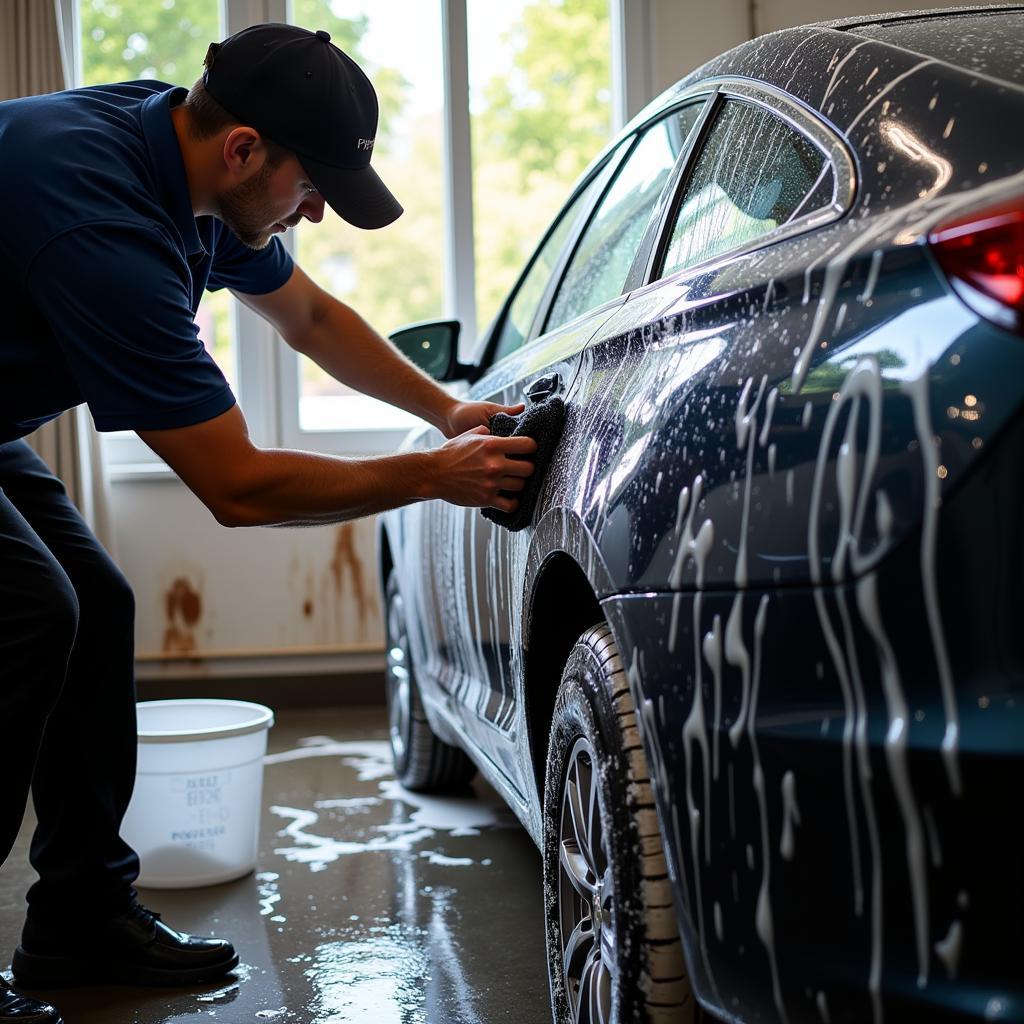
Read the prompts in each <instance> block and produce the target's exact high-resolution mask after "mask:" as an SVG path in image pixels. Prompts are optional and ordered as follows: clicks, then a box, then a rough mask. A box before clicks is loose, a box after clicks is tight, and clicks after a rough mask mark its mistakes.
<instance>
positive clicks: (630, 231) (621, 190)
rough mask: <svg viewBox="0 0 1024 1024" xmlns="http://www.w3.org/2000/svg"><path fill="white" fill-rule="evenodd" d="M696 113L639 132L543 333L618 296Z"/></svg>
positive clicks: (693, 109) (691, 109)
mask: <svg viewBox="0 0 1024 1024" xmlns="http://www.w3.org/2000/svg"><path fill="white" fill-rule="evenodd" d="M700 109H701V104H699V103H698V104H691V105H690V106H688V107H684V108H683V109H682V110H677V111H674V112H673V113H671V114H669V116H668V117H665V118H662V120H660V121H659V122H657V124H655V125H652V126H651V127H650V128H648V129H647V131H646V132H644V134H643V137H642V138H641V139H640V141H639V142H638V143H637V145H636V147H635V148H634V150H633V152H632V153H630V155H629V156H628V157H627V158H626V161H625V163H624V164H623V166H622V168H621V169H620V170H619V173H618V174H617V175H616V177H615V181H613V182H612V185H611V187H610V188H609V189H608V192H607V194H606V195H605V196H604V198H603V199H602V200H601V204H600V206H599V207H598V208H597V211H596V212H595V214H594V216H593V218H592V219H591V221H590V223H589V224H588V225H587V229H586V231H585V232H584V233H583V237H582V238H581V239H580V243H579V245H578V246H577V248H576V252H575V253H574V254H573V257H572V261H571V262H570V264H569V267H568V269H567V270H566V272H565V276H564V277H563V278H562V283H561V285H560V286H559V289H558V294H557V296H556V297H555V301H554V303H553V305H552V307H551V312H550V314H549V315H548V320H547V323H546V324H545V327H544V329H545V331H550V330H553V329H554V328H556V327H558V326H560V325H561V324H564V323H566V322H567V321H569V320H572V319H573V318H574V317H577V316H579V315H580V314H581V313H585V312H586V311H587V310H588V309H593V308H594V307H595V306H600V305H601V303H602V302H607V301H608V300H609V299H613V298H615V296H616V295H621V294H622V288H623V286H624V285H625V283H626V275H627V274H628V273H629V268H630V266H632V263H633V257H634V256H636V251H637V248H638V247H639V245H640V242H641V240H642V239H643V234H644V229H645V228H646V227H647V221H648V220H649V219H650V216H651V212H652V211H653V209H654V205H655V203H657V201H658V197H659V196H660V195H661V191H662V189H663V188H664V187H665V182H666V181H667V180H668V176H669V174H670V173H671V171H672V168H673V166H674V165H675V162H676V158H677V157H678V156H679V153H680V151H681V150H682V148H683V144H684V143H685V142H686V136H687V135H688V134H689V131H690V129H691V128H692V127H693V125H694V123H695V122H696V120H697V115H698V114H699V113H700Z"/></svg>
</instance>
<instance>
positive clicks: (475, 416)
mask: <svg viewBox="0 0 1024 1024" xmlns="http://www.w3.org/2000/svg"><path fill="white" fill-rule="evenodd" d="M525 408H526V406H525V405H522V404H520V405H496V404H495V403H494V402H456V403H455V404H454V405H452V407H451V411H450V412H449V413H448V418H447V421H446V423H445V425H444V427H443V428H442V429H443V430H444V436H445V437H458V436H459V434H464V433H465V432H466V431H467V430H473V429H475V428H476V427H486V426H487V425H488V423H489V422H490V419H491V417H492V416H493V415H494V414H495V413H496V412H504V413H507V414H508V415H509V416H518V415H519V413H521V412H522V411H523V410H524V409H525Z"/></svg>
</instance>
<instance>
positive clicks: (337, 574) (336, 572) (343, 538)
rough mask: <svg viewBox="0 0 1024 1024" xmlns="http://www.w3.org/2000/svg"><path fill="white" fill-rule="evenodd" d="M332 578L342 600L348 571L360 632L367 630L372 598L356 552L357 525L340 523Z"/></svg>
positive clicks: (335, 545) (336, 535)
mask: <svg viewBox="0 0 1024 1024" xmlns="http://www.w3.org/2000/svg"><path fill="white" fill-rule="evenodd" d="M329 568H330V571H331V578H332V580H333V582H334V593H335V596H336V597H338V598H340V597H341V593H342V587H343V583H344V576H345V572H346V570H347V571H348V574H349V576H351V578H352V596H353V597H354V598H355V601H356V612H357V614H358V615H359V627H360V631H361V632H362V631H364V630H365V626H366V617H367V614H368V613H369V602H370V598H369V595H368V594H367V592H366V574H365V572H364V570H363V563H362V560H361V559H360V558H359V553H358V552H357V551H356V542H355V524H354V523H340V524H339V525H338V530H337V533H336V534H335V536H334V555H333V557H332V558H331V561H330V566H329Z"/></svg>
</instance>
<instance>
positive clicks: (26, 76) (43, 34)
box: [0, 0, 113, 553]
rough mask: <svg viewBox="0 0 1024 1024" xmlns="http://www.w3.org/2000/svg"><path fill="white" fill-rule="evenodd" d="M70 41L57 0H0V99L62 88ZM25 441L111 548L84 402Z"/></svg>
mask: <svg viewBox="0 0 1024 1024" xmlns="http://www.w3.org/2000/svg"><path fill="white" fill-rule="evenodd" d="M71 45H72V40H70V39H63V32H62V21H61V12H60V10H59V2H58V0H0V100H5V99H16V98H17V97H19V96H34V95H36V94H38V93H45V92H59V91H60V90H61V89H64V88H66V87H67V84H68V80H69V78H70V74H69V73H68V70H67V69H68V68H70V67H71V60H70V58H71V50H70V47H71ZM27 440H28V443H29V444H30V445H32V447H33V448H35V450H36V451H37V452H38V453H39V454H40V455H41V456H42V457H43V458H44V459H45V460H46V462H47V464H48V465H49V466H50V468H51V469H52V470H53V472H54V473H55V474H56V475H57V476H58V477H60V479H61V481H62V482H63V484H64V486H65V487H66V488H67V492H68V494H69V496H70V497H71V500H72V501H73V502H74V503H75V504H76V505H77V506H78V509H79V511H80V512H81V513H82V515H83V516H84V517H85V520H86V522H88V524H89V525H90V526H91V527H92V529H93V531H94V532H95V533H96V536H97V537H98V538H99V539H100V542H101V543H102V544H103V545H104V546H105V547H106V548H107V550H108V551H111V553H113V543H112V542H113V538H112V536H111V532H110V501H109V495H108V492H107V481H106V477H105V474H104V472H103V461H102V458H101V454H100V441H99V435H98V434H97V433H96V429H95V427H94V426H93V424H92V419H91V418H90V416H89V414H88V411H87V410H86V408H85V406H79V408H77V409H70V410H68V412H66V413H64V414H63V415H62V416H59V417H58V418H57V419H55V420H52V421H51V422H49V423H47V424H46V425H45V426H43V427H41V428H40V429H39V430H37V431H36V432H35V433H34V434H32V435H31V436H30V437H29V438H27Z"/></svg>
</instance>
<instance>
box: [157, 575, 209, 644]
mask: <svg viewBox="0 0 1024 1024" xmlns="http://www.w3.org/2000/svg"><path fill="white" fill-rule="evenodd" d="M164 607H165V613H166V617H167V625H166V626H165V628H164V644H163V649H164V651H165V652H166V653H168V654H191V653H192V652H193V651H195V649H196V634H195V627H196V625H197V624H198V622H199V620H200V619H201V618H202V617H203V598H202V594H200V592H199V591H198V590H196V589H193V587H192V584H191V583H189V581H188V580H187V579H185V577H184V576H178V577H177V578H176V579H175V580H174V582H173V583H172V584H171V585H170V587H169V588H168V589H167V592H166V593H165V594H164Z"/></svg>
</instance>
